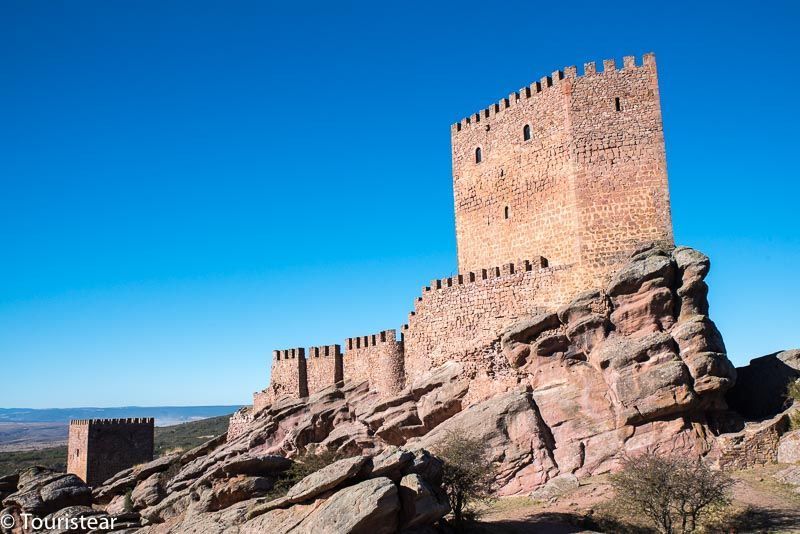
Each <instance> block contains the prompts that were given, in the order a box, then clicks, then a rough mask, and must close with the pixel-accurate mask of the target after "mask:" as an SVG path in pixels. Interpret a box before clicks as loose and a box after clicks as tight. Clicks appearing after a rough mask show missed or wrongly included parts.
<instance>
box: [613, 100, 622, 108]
mask: <svg viewBox="0 0 800 534" xmlns="http://www.w3.org/2000/svg"><path fill="white" fill-rule="evenodd" d="M614 108H615V109H616V110H617V111H622V103H621V102H620V101H619V97H617V98H615V99H614Z"/></svg>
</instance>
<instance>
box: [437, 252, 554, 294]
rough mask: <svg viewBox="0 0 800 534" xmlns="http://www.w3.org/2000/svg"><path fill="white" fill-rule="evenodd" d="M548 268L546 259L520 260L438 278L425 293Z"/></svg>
mask: <svg viewBox="0 0 800 534" xmlns="http://www.w3.org/2000/svg"><path fill="white" fill-rule="evenodd" d="M547 266H548V262H547V259H546V258H543V257H539V258H535V259H533V260H520V261H517V262H511V263H504V264H503V265H500V266H496V267H488V268H486V269H478V270H476V271H470V272H467V273H464V274H458V275H456V276H450V277H447V278H437V279H434V280H432V281H431V285H429V286H425V287H424V288H423V292H428V291H435V290H437V289H447V288H450V287H456V286H461V285H464V284H474V283H476V282H480V281H482V280H491V279H492V278H500V277H502V276H510V275H512V274H517V273H521V272H528V271H534V270H538V269H543V268H545V267H547Z"/></svg>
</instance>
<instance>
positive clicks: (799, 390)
mask: <svg viewBox="0 0 800 534" xmlns="http://www.w3.org/2000/svg"><path fill="white" fill-rule="evenodd" d="M786 397H787V398H789V399H792V400H793V401H794V406H793V408H794V410H792V411H791V412H790V413H789V421H790V422H791V425H792V429H793V430H796V429H800V380H795V381H794V382H791V383H790V384H789V386H788V387H787V388H786Z"/></svg>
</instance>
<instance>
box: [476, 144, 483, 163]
mask: <svg viewBox="0 0 800 534" xmlns="http://www.w3.org/2000/svg"><path fill="white" fill-rule="evenodd" d="M481 161H483V154H481V147H478V148H476V149H475V163H480V162H481Z"/></svg>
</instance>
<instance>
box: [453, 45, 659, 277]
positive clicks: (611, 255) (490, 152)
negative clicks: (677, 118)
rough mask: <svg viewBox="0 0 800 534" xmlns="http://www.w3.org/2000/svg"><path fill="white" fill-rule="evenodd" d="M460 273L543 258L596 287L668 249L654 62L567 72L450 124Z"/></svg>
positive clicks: (652, 58) (568, 69)
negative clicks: (648, 245)
mask: <svg viewBox="0 0 800 534" xmlns="http://www.w3.org/2000/svg"><path fill="white" fill-rule="evenodd" d="M451 137H452V150H453V190H454V197H455V214H456V238H457V243H458V268H459V272H461V273H465V272H468V271H473V270H476V269H479V268H484V267H490V266H495V265H502V264H504V263H508V262H512V261H517V260H520V259H529V258H534V257H538V256H544V257H545V258H547V260H548V261H549V263H550V264H551V265H567V264H571V265H574V266H575V267H576V268H577V270H576V275H577V276H578V278H579V279H578V280H577V283H578V285H579V286H580V285H584V286H587V287H591V286H593V285H596V283H597V278H598V277H603V276H604V275H605V274H606V273H607V272H608V270H609V268H610V267H611V266H612V265H613V264H614V263H615V262H617V261H619V260H620V259H621V258H622V257H623V256H625V255H627V254H629V253H630V252H631V251H632V250H633V249H635V248H636V246H637V245H639V244H642V243H645V242H650V241H657V242H661V243H665V244H669V245H671V244H672V241H673V236H672V222H671V218H670V206H669V190H668V186H667V169H666V161H665V155H664V138H663V131H662V121H661V106H660V102H659V92H658V79H657V75H656V62H655V56H654V55H652V54H647V55H645V56H644V57H643V59H642V63H641V64H640V65H637V64H636V61H635V59H634V58H633V57H632V56H628V57H625V58H624V65H623V67H622V68H621V69H618V68H616V65H615V62H614V60H606V61H604V62H603V71H602V72H597V69H596V67H595V64H594V63H587V64H586V65H585V66H584V73H583V75H582V76H580V77H579V76H578V75H577V69H576V68H575V67H566V68H565V69H564V70H563V71H556V72H554V73H553V75H552V76H546V77H544V78H542V79H541V80H540V81H539V82H536V83H533V84H531V85H530V86H529V87H525V88H523V89H521V90H520V91H519V92H515V93H512V94H511V95H509V96H508V98H504V99H502V100H500V102H498V103H497V104H494V105H492V106H490V107H488V108H486V109H484V110H481V111H480V112H479V113H476V114H474V115H471V116H470V117H468V118H466V119H464V120H462V121H461V122H459V123H457V124H455V125H453V127H452V130H451Z"/></svg>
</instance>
